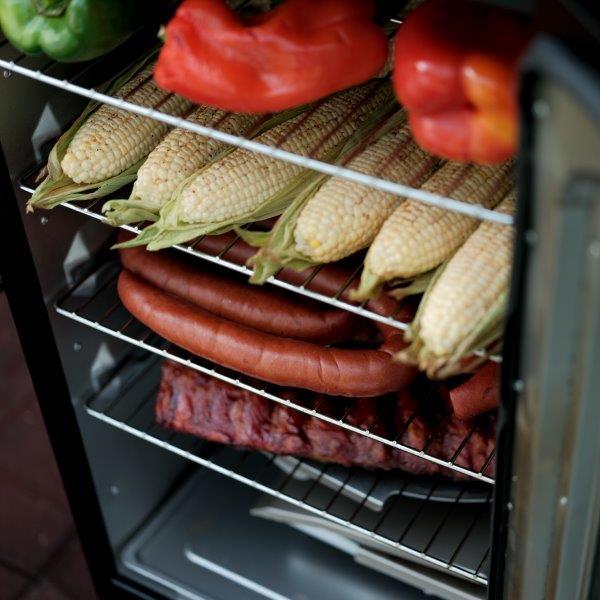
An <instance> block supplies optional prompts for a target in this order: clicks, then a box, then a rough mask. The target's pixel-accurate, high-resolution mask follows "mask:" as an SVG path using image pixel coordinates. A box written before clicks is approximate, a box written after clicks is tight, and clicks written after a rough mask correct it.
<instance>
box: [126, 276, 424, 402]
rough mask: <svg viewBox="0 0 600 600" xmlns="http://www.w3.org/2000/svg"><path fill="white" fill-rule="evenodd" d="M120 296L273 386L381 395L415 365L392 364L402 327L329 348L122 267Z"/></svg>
mask: <svg viewBox="0 0 600 600" xmlns="http://www.w3.org/2000/svg"><path fill="white" fill-rule="evenodd" d="M118 292H119V296H120V298H121V300H122V302H123V304H124V305H125V307H126V308H127V310H129V312H130V313H131V314H132V315H133V316H134V317H136V318H137V319H139V320H140V321H141V322H142V323H144V324H145V325H146V326H147V327H149V328H150V329H152V330H153V331H155V332H156V333H158V334H159V335H161V336H162V337H164V338H165V339H167V340H169V341H170V342H173V343H174V344H177V345H178V346H181V347H182V348H184V349H185V350H188V351H190V352H192V353H193V354H196V355H199V356H201V357H203V358H206V359H208V360H210V361H212V362H215V363H218V364H220V365H223V366H225V367H228V368H231V369H234V370H236V371H240V372H242V373H245V374H246V375H250V376H251V377H256V378H258V379H262V380H265V381H269V382H271V383H274V384H276V385H282V386H291V387H299V388H306V389H309V390H313V391H315V392H320V393H323V394H329V395H334V396H354V397H368V396H379V395H382V394H386V393H389V392H393V391H396V390H399V389H401V388H403V387H405V386H406V385H407V384H408V383H410V382H411V381H412V380H413V379H414V377H415V376H416V369H414V368H413V367H409V366H406V365H401V364H397V363H394V362H393V360H392V356H393V354H394V353H396V352H398V351H400V350H401V349H403V348H404V347H405V342H404V340H403V335H402V332H400V331H397V330H395V331H390V328H384V330H383V334H384V342H383V344H382V345H381V346H380V347H379V348H378V349H377V350H350V349H345V348H329V347H323V346H318V345H316V344H312V343H310V342H305V341H301V340H293V339H290V338H282V337H277V336H274V335H271V334H269V333H265V332H263V331H257V330H255V329H251V328H249V327H247V326H245V325H240V324H238V323H233V322H231V321H228V320H226V319H223V318H222V317H218V316H215V315H212V314H211V313H209V312H207V311H205V310H203V309H202V308H199V307H198V306H195V305H194V304H191V303H190V302H188V301H186V300H182V299H180V298H177V297H175V296H173V295H170V294H168V293H166V292H164V291H162V290H160V289H158V288H156V287H154V286H152V285H151V284H149V283H147V282H145V281H144V280H143V279H140V278H139V277H137V276H136V275H134V274H132V273H130V272H128V271H126V270H123V271H122V272H121V274H120V276H119V282H118Z"/></svg>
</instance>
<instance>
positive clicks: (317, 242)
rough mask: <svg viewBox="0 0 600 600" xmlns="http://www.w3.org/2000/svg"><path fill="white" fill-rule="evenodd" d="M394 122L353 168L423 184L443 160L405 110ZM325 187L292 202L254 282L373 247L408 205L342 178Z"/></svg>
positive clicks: (259, 259) (256, 262) (260, 258)
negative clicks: (416, 133) (416, 134)
mask: <svg viewBox="0 0 600 600" xmlns="http://www.w3.org/2000/svg"><path fill="white" fill-rule="evenodd" d="M390 123H391V127H390V128H391V129H392V130H391V131H389V132H388V133H386V132H385V131H382V132H380V135H381V137H380V138H379V139H377V140H376V141H374V142H373V143H372V144H371V145H369V146H368V147H367V148H366V149H364V150H362V151H361V152H360V153H359V154H357V155H356V156H355V157H354V158H353V159H352V160H351V161H349V162H348V163H347V167H348V168H350V169H353V170H355V171H359V172H361V173H366V174H369V175H375V176H377V177H382V178H384V179H389V180H392V181H396V182H400V183H405V184H408V185H419V184H421V183H422V182H423V181H424V180H425V179H426V178H427V176H428V175H429V174H430V173H431V172H432V171H433V169H434V168H435V166H436V165H437V164H438V160H437V159H435V158H434V157H432V156H429V155H428V154H427V153H426V152H425V151H423V150H421V149H420V148H419V147H418V146H417V145H416V143H415V142H414V141H413V139H412V137H411V135H410V130H409V128H408V125H406V123H405V114H404V112H403V111H401V112H399V113H397V114H396V115H395V116H394V117H393V118H392V119H390ZM398 123H400V124H399V125H398ZM393 125H395V127H394V126H393ZM320 183H322V185H319V186H316V187H313V189H310V190H307V191H306V193H305V194H302V195H300V196H299V197H298V198H296V199H295V200H294V201H293V202H292V204H291V205H290V207H289V208H288V209H287V210H286V211H285V213H284V214H283V215H282V216H281V217H280V219H279V221H278V222H277V224H276V225H275V227H274V228H273V231H272V235H271V236H270V238H269V240H268V243H267V244H266V245H265V246H264V247H263V249H261V250H260V251H259V253H258V254H257V255H256V256H255V257H254V258H253V259H252V264H253V266H254V267H255V273H254V276H253V278H252V281H253V282H254V283H261V282H262V281H264V279H265V278H268V277H269V276H270V275H271V274H273V272H274V271H275V270H278V269H279V268H281V267H282V266H289V267H292V268H296V269H305V268H307V267H310V266H312V265H315V264H320V263H326V262H333V261H335V260H339V259H341V258H344V257H346V256H349V255H350V254H353V253H354V252H356V251H357V250H360V249H362V248H365V247H367V246H368V245H369V244H370V243H371V241H372V240H373V238H374V237H375V235H376V234H377V232H378V231H379V228H380V227H381V225H382V224H383V222H384V221H385V219H386V218H387V217H388V216H389V215H390V214H391V212H393V210H394V209H395V208H396V207H397V206H398V204H399V203H400V202H401V201H402V198H400V197H398V196H394V195H393V194H388V193H385V192H381V191H380V190H376V189H374V188H371V187H369V186H366V185H359V184H356V183H354V182H350V181H348V180H346V179H342V178H338V177H333V178H324V179H323V180H322V181H321V182H320ZM240 234H241V235H242V237H244V239H246V241H248V242H249V243H253V242H254V240H253V239H252V233H247V232H240ZM254 245H256V244H254Z"/></svg>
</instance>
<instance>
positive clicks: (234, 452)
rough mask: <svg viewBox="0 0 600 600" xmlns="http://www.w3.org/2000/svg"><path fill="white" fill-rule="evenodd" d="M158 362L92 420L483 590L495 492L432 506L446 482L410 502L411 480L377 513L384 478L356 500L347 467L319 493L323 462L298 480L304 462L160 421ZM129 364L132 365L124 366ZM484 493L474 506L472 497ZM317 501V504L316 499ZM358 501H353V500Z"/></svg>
mask: <svg viewBox="0 0 600 600" xmlns="http://www.w3.org/2000/svg"><path fill="white" fill-rule="evenodd" d="M158 365H159V361H155V360H152V361H143V362H140V363H138V364H137V365H134V366H135V368H134V369H127V368H121V369H120V370H119V371H118V372H117V374H116V375H115V376H114V377H113V378H111V379H110V380H109V381H108V383H107V384H106V385H105V386H104V387H103V388H102V389H101V390H100V392H98V393H97V394H95V395H94V396H93V397H92V398H91V399H90V400H89V401H88V402H87V404H86V409H87V411H88V413H89V414H90V415H92V416H93V417H95V418H97V419H100V420H101V421H103V422H105V423H108V424H110V425H111V426H113V427H116V428H118V429H120V430H122V431H125V432H127V433H129V434H131V435H134V436H135V437H138V438H141V439H143V440H145V441H147V442H149V443H151V444H154V445H156V446H159V447H161V448H163V449H164V450H167V451H169V452H172V453H174V454H177V455H178V456H181V457H183V458H186V459H188V460H190V461H192V462H194V463H196V464H199V465H201V466H203V467H206V468H208V469H211V470H212V471H216V472H218V473H220V474H222V475H225V476H227V477H230V478H232V479H234V480H236V481H238V482H240V483H243V484H245V485H249V486H251V487H253V488H255V489H257V490H260V491H261V492H264V493H267V494H269V495H271V496H274V497H276V498H278V499H280V500H283V501H285V502H288V503H291V504H293V505H295V506H297V507H300V508H302V509H304V510H306V511H308V512H310V513H312V514H315V515H318V516H320V517H322V518H324V519H326V520H327V521H330V522H333V523H335V524H337V525H340V526H343V527H344V528H347V529H349V530H351V531H352V532H354V533H356V534H358V535H363V536H364V535H367V536H368V537H369V538H370V539H371V540H373V541H374V542H379V543H380V544H383V545H384V546H385V547H387V548H388V549H389V551H390V552H398V553H400V554H402V553H404V554H408V555H411V556H414V557H418V558H419V559H421V560H424V561H426V562H428V563H430V564H432V565H435V566H436V567H438V568H442V569H445V570H448V571H449V572H451V573H454V574H456V575H460V576H461V577H463V578H465V579H469V580H471V581H474V582H478V583H481V584H485V583H486V582H487V568H488V556H489V518H490V507H491V504H490V503H491V488H490V489H488V490H487V492H485V494H483V495H481V491H478V490H475V491H473V488H472V487H471V486H469V485H468V484H466V483H464V482H463V483H462V484H453V485H454V489H453V492H452V493H451V494H450V495H449V496H448V497H446V498H445V501H444V502H443V503H441V502H432V501H431V499H432V498H433V497H434V496H435V494H436V489H437V488H438V487H439V486H443V485H444V483H443V482H442V481H436V480H435V479H431V480H428V483H427V485H428V489H427V491H426V493H424V494H422V495H421V496H419V497H410V496H409V495H407V494H405V493H404V492H405V491H406V490H407V488H408V487H410V486H411V485H412V484H411V479H410V478H407V479H402V477H399V478H398V482H397V485H396V489H395V490H394V492H395V493H394V494H393V495H391V496H389V497H388V498H387V501H386V502H385V504H383V505H382V506H380V507H379V510H373V508H372V507H370V506H369V503H368V500H369V498H370V494H371V493H372V490H373V489H374V488H375V487H376V485H377V483H378V481H379V479H380V478H382V477H386V478H389V474H387V473H384V472H370V475H371V476H373V485H372V486H371V488H370V489H369V490H368V491H366V492H363V493H362V497H360V495H359V496H358V497H357V494H356V490H353V491H352V492H351V494H347V493H346V492H347V488H349V487H350V486H351V483H352V480H353V478H354V477H355V476H358V475H359V471H360V470H358V469H348V470H347V475H346V477H345V478H344V479H337V482H336V484H335V485H331V482H330V483H329V485H328V486H327V487H328V492H327V493H326V494H325V497H324V495H323V490H322V489H319V492H320V493H319V494H317V493H315V492H316V491H317V488H318V487H319V486H320V484H321V483H322V482H323V481H324V480H325V479H326V478H327V477H328V473H329V471H330V469H331V466H330V465H326V464H322V465H320V466H319V467H318V469H315V467H314V464H315V463H312V462H311V463H310V464H311V468H312V469H315V470H317V472H316V473H315V475H314V476H313V477H312V478H308V479H307V478H302V477H297V476H296V474H297V473H298V472H299V471H300V470H301V469H302V468H303V466H305V461H303V460H297V461H296V464H295V466H294V467H293V468H292V469H290V470H288V471H287V472H285V471H282V470H281V469H280V468H279V467H278V466H277V463H276V461H277V460H278V457H276V456H275V455H272V454H270V453H258V452H251V451H248V450H241V449H236V448H232V447H230V446H223V445H220V444H216V443H213V442H207V441H204V440H198V439H197V438H194V437H192V436H189V435H184V434H179V433H174V432H169V431H167V430H165V429H163V428H161V427H160V426H159V425H157V424H156V423H155V421H154V413H153V403H154V402H153V401H154V397H155V393H156V386H157V383H158V380H159V369H158ZM126 366H129V365H126ZM473 493H474V494H475V495H476V496H478V495H479V498H478V499H477V500H475V503H473V502H470V501H469V496H470V495H471V494H473ZM317 498H318V500H317ZM350 498H352V499H350Z"/></svg>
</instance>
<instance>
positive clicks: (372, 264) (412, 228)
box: [355, 162, 513, 300]
mask: <svg viewBox="0 0 600 600" xmlns="http://www.w3.org/2000/svg"><path fill="white" fill-rule="evenodd" d="M512 185H513V165H512V163H510V162H509V163H505V164H503V165H500V166H494V167H489V166H480V165H472V164H463V163H455V162H451V163H446V164H445V165H444V166H443V167H441V168H440V169H439V170H438V171H436V172H435V173H434V174H433V175H432V176H431V177H430V178H429V179H428V180H427V182H426V183H425V184H424V185H423V186H422V189H424V190H426V191H428V192H433V193H436V194H439V195H442V196H450V197H452V198H454V199H457V200H461V201H462V202H467V203H470V204H475V203H478V204H480V205H482V206H484V207H486V208H493V207H494V206H496V204H498V202H499V201H500V200H501V199H502V198H503V197H504V196H505V195H506V193H507V192H508V191H509V189H510V188H511V187H512ZM478 223H479V221H478V220H477V219H475V218H473V217H468V216H466V215H463V214H460V213H456V212H453V211H450V210H447V209H445V208H439V207H437V206H431V205H429V204H425V203H423V202H419V201H417V200H407V201H406V202H403V203H402V204H401V205H400V206H399V207H398V208H397V209H396V210H395V211H394V212H393V213H392V215H391V216H390V217H389V218H388V219H387V221H386V222H385V223H384V224H383V226H382V227H381V230H380V231H379V233H378V235H377V237H376V238H375V240H374V241H373V244H372V245H371V247H370V249H369V252H368V253H367V257H366V259H365V268H364V271H363V275H362V278H361V284H360V286H359V289H358V290H357V292H356V294H355V298H356V299H358V300H365V299H367V298H370V297H375V296H377V295H378V294H379V292H380V290H381V286H382V285H383V283H384V282H386V281H390V280H393V279H410V278H413V277H415V276H418V275H421V274H423V273H426V272H427V271H430V270H431V269H434V268H435V267H437V266H439V265H440V264H441V263H442V262H444V261H445V260H446V259H447V258H449V257H450V256H452V254H453V253H454V252H455V251H456V249H457V248H458V247H459V246H460V245H461V244H462V243H463V242H464V241H465V239H466V238H467V237H468V236H469V234H470V233H471V232H472V231H473V230H474V229H475V228H476V227H477V225H478Z"/></svg>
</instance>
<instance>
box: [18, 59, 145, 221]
mask: <svg viewBox="0 0 600 600" xmlns="http://www.w3.org/2000/svg"><path fill="white" fill-rule="evenodd" d="M155 54H156V51H155V52H153V53H152V55H151V56H149V57H146V58H144V59H143V60H141V61H138V62H137V63H136V64H135V65H133V66H132V67H131V68H130V69H128V70H127V71H126V72H125V73H123V74H122V75H120V76H119V77H117V78H116V79H114V80H113V81H112V82H111V83H110V85H109V86H108V88H107V90H106V93H107V94H109V95H112V94H114V93H115V92H116V91H117V90H119V89H120V88H122V87H123V85H125V83H127V82H128V81H129V80H130V79H131V78H132V77H134V76H135V75H136V74H137V73H138V72H139V71H141V70H142V69H143V68H144V67H146V66H148V64H149V63H150V62H151V61H152V60H153V58H154V56H155ZM100 106H101V103H100V102H89V103H88V105H87V106H86V108H85V109H84V111H83V113H82V114H81V115H80V116H79V117H78V118H77V120H76V121H75V122H74V123H73V125H71V127H69V129H68V130H67V131H65V133H63V135H61V136H60V138H59V139H58V141H57V142H56V144H55V145H54V147H53V148H52V150H51V152H50V155H49V157H48V164H47V171H48V175H47V177H46V178H45V179H44V181H43V182H42V183H41V184H40V185H39V186H38V187H37V189H36V190H35V192H34V193H33V195H32V196H31V198H30V199H29V202H27V212H33V210H34V209H36V208H44V209H52V208H54V207H55V206H58V205H59V204H62V203H64V202H76V201H81V200H93V199H94V198H102V197H104V196H107V195H108V194H111V193H112V192H114V191H116V190H118V189H119V188H121V187H123V186H125V185H127V184H129V183H131V182H132V181H133V180H134V179H135V175H136V173H137V171H138V169H139V168H140V166H141V165H142V163H143V160H141V161H139V162H137V163H136V164H135V165H133V166H131V167H129V169H127V170H126V171H124V172H123V173H119V174H118V175H115V176H114V177H111V178H110V179H106V180H105V181H102V182H99V183H93V184H82V183H75V182H74V181H73V180H72V179H71V178H70V177H67V176H66V175H65V173H64V172H63V170H62V168H61V166H60V163H61V161H62V159H63V158H64V156H65V154H66V152H67V148H68V147H69V144H70V143H71V141H72V140H73V137H75V134H76V133H77V132H78V131H79V129H80V128H81V126H82V125H83V124H84V123H85V121H86V120H87V119H88V118H89V117H90V115H91V114H92V113H93V112H94V111H96V110H97V109H98V108H99V107H100Z"/></svg>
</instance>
